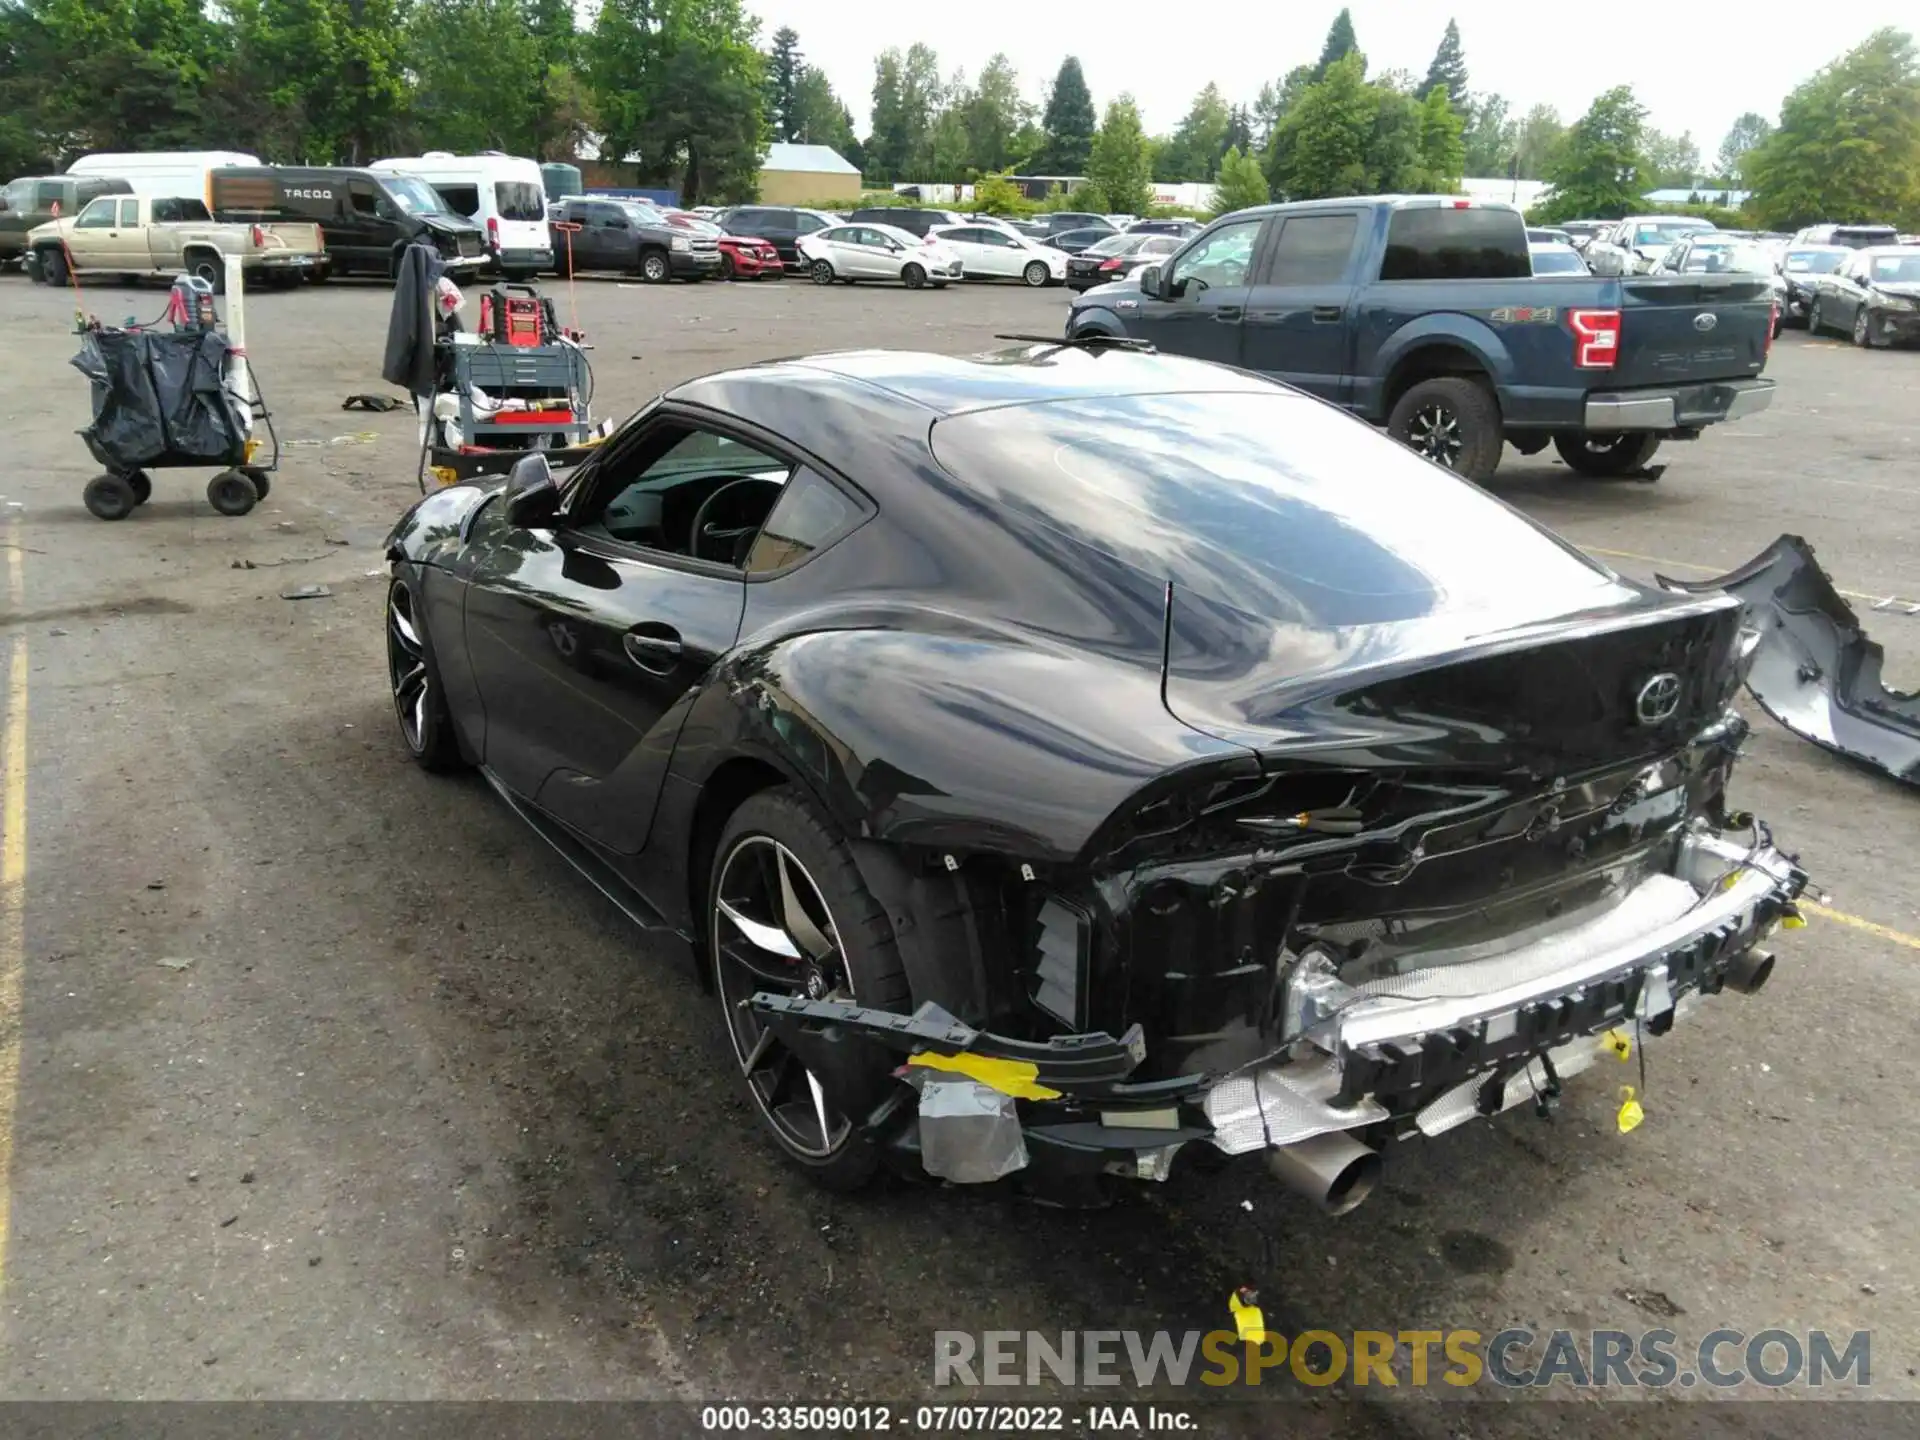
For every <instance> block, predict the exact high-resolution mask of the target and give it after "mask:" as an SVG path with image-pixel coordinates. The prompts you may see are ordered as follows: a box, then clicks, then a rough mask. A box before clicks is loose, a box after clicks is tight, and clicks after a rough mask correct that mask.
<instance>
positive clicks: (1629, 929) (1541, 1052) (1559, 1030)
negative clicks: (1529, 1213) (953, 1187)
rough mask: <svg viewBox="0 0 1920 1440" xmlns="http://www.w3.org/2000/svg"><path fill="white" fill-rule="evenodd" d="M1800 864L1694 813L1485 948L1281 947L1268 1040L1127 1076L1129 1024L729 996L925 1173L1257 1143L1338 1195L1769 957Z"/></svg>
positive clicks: (1137, 1037) (1057, 1168)
mask: <svg viewBox="0 0 1920 1440" xmlns="http://www.w3.org/2000/svg"><path fill="white" fill-rule="evenodd" d="M1805 884H1806V876H1805V875H1804V873H1802V871H1801V870H1800V869H1799V867H1798V866H1797V865H1796V864H1795V863H1794V862H1793V860H1792V859H1790V858H1789V857H1788V856H1786V855H1783V854H1782V853H1780V852H1779V851H1778V850H1777V849H1775V848H1774V847H1773V846H1772V844H1771V843H1769V842H1768V841H1767V840H1765V839H1764V838H1758V837H1757V838H1756V839H1755V840H1754V842H1753V843H1752V844H1751V845H1746V844H1739V843H1735V842H1733V841H1731V840H1729V839H1728V838H1726V837H1725V836H1724V835H1721V834H1717V833H1713V832H1710V831H1707V830H1705V829H1704V828H1701V829H1695V830H1692V831H1689V832H1688V833H1686V834H1685V835H1684V836H1683V837H1682V838H1681V839H1680V840H1679V842H1678V853H1677V858H1676V862H1675V864H1674V866H1673V867H1672V870H1671V873H1667V874H1656V875H1652V876H1648V877H1645V878H1644V879H1643V880H1642V881H1641V882H1640V883H1639V884H1637V885H1635V886H1633V887H1632V888H1630V889H1629V890H1627V891H1626V892H1625V893H1624V894H1622V895H1620V896H1619V897H1617V898H1616V900H1615V901H1614V903H1612V904H1610V905H1608V906H1607V907H1606V908H1605V909H1604V910H1601V911H1599V912H1597V913H1594V914H1591V915H1588V916H1585V917H1577V918H1575V919H1573V920H1571V921H1568V922H1567V923H1564V924H1560V925H1558V926H1556V927H1555V928H1554V929H1552V930H1551V932H1550V933H1544V934H1540V935H1537V936H1534V937H1527V938H1523V939H1521V940H1519V941H1517V942H1516V943H1515V944H1514V945H1512V946H1511V947H1510V948H1507V949H1505V950H1503V951H1502V952H1501V953H1499V954H1494V955H1484V956H1479V957H1476V958H1472V959H1466V960H1458V961H1452V962H1450V963H1440V964H1434V965H1432V966H1430V967H1428V968H1424V969H1409V970H1407V971H1405V972H1404V973H1402V974H1400V975H1399V976H1397V977H1395V979H1394V980H1393V981H1392V983H1391V993H1385V987H1384V986H1383V985H1382V984H1381V983H1380V982H1375V983H1374V984H1371V985H1368V986H1363V987H1361V988H1359V989H1353V988H1350V987H1347V986H1345V985H1343V984H1342V983H1341V982H1340V981H1339V980H1338V979H1337V978H1336V977H1335V975H1334V974H1333V972H1332V970H1331V968H1330V967H1325V966H1316V965H1315V964H1314V963H1313V961H1314V957H1313V956H1311V955H1306V956H1301V957H1297V958H1296V959H1295V960H1294V961H1293V962H1292V968H1291V970H1290V972H1288V973H1289V975H1290V979H1289V981H1288V984H1287V994H1286V1006H1287V1014H1288V1017H1289V1031H1288V1038H1287V1043H1286V1045H1285V1048H1283V1049H1281V1050H1280V1051H1278V1052H1277V1053H1275V1054H1274V1055H1271V1056H1269V1057H1267V1058H1266V1059H1265V1060H1263V1061H1261V1062H1260V1063H1258V1064H1256V1065H1252V1066H1248V1067H1245V1068H1243V1069H1241V1070H1237V1071H1235V1072H1233V1073H1230V1074H1226V1075H1193V1076H1184V1077H1179V1078H1175V1079H1167V1080H1156V1081H1152V1082H1146V1083H1141V1082H1136V1081H1133V1080H1132V1079H1131V1078H1130V1077H1131V1076H1132V1075H1133V1073H1134V1072H1135V1070H1136V1069H1137V1068H1138V1066H1139V1065H1140V1063H1141V1061H1142V1060H1143V1059H1144V1058H1145V1055H1146V1047H1145V1043H1144V1040H1143V1038H1142V1034H1141V1031H1140V1029H1139V1027H1138V1026H1136V1027H1134V1028H1133V1029H1131V1030H1129V1031H1128V1032H1127V1034H1126V1035H1124V1036H1121V1037H1119V1038H1115V1037H1113V1036H1111V1035H1108V1034H1105V1033H1091V1034H1079V1035H1066V1036H1056V1037H1054V1038H1053V1039H1051V1040H1047V1041H1044V1042H1032V1041H1023V1040H1017V1039H1010V1038H1007V1037H1005V1036H1000V1035H995V1034H992V1033H989V1032H985V1031H981V1030H978V1029H975V1028H974V1027H972V1026H969V1025H966V1024H964V1023H962V1022H960V1021H958V1020H956V1019H955V1018H954V1017H953V1016H951V1015H949V1014H947V1013H946V1012H945V1011H943V1010H941V1009H939V1007H937V1006H934V1005H931V1004H929V1005H924V1006H922V1007H921V1009H920V1010H919V1011H918V1012H916V1013H915V1014H913V1015H910V1016H909V1015H898V1014H893V1013H890V1012H886V1011H877V1010H869V1009H864V1008H862V1007H860V1006H858V1005H855V1004H853V1003H852V1002H842V1001H817V1000H808V999H805V998H803V997H790V996H783V995H775V994H770V993H762V994H758V995H755V996H754V997H753V998H752V1000H751V1002H750V1003H751V1005H752V1007H753V1009H754V1011H755V1013H756V1014H757V1016H758V1017H759V1018H760V1020H761V1021H762V1023H764V1024H765V1025H766V1026H768V1027H769V1028H770V1029H772V1030H774V1031H775V1032H776V1033H777V1034H778V1035H779V1037H780V1039H781V1040H782V1041H783V1042H784V1043H785V1044H786V1045H787V1046H788V1047H789V1048H790V1049H792V1050H793V1052H794V1053H795V1054H796V1055H797V1056H798V1057H799V1058H800V1060H801V1062H802V1063H803V1064H805V1065H806V1066H807V1068H808V1069H809V1071H811V1072H812V1073H813V1074H814V1075H816V1076H818V1077H819V1078H820V1079H821V1082H822V1084H823V1085H825V1086H826V1087H827V1088H828V1089H830V1090H832V1091H833V1092H834V1093H835V1095H836V1099H838V1100H840V1101H841V1102H843V1111H844V1113H846V1114H849V1115H860V1116H865V1117H866V1120H865V1128H866V1130H867V1132H868V1134H869V1135H870V1136H871V1137H872V1138H874V1139H875V1140H876V1141H878V1142H879V1143H882V1144H884V1145H886V1146H888V1147H890V1148H891V1149H892V1150H893V1151H894V1152H896V1153H898V1154H900V1155H902V1156H905V1157H910V1158H912V1159H913V1160H916V1161H918V1162H919V1164H920V1166H921V1167H922V1168H924V1169H925V1170H926V1171H928V1172H929V1173H931V1174H934V1175H936V1176H939V1177H941V1178H944V1179H949V1180H955V1181H963V1182H965V1181H984V1180H993V1179H998V1178H1000V1177H1001V1176H1003V1175H1006V1174H1010V1173H1013V1172H1015V1171H1025V1172H1026V1179H1027V1180H1028V1182H1029V1183H1031V1184H1033V1185H1034V1186H1035V1187H1036V1188H1039V1189H1042V1190H1043V1191H1050V1192H1052V1193H1053V1195H1054V1196H1055V1197H1057V1198H1071V1197H1072V1193H1073V1190H1074V1188H1075V1187H1076V1186H1086V1185H1097V1183H1098V1181H1099V1177H1100V1176H1102V1175H1106V1174H1118V1175H1125V1176H1130V1177H1134V1178H1140V1179H1165V1178H1166V1177H1167V1175H1168V1174H1169V1173H1170V1169H1171V1166H1172V1163H1173V1160H1174V1157H1175V1155H1176V1154H1177V1153H1178V1152H1179V1151H1180V1150H1181V1149H1182V1148H1183V1147H1185V1146H1188V1145H1192V1144H1201V1145H1205V1146H1208V1147H1210V1148H1212V1149H1214V1150H1216V1151H1219V1152H1221V1153H1223V1154H1226V1155H1241V1154H1247V1153H1251V1152H1255V1151H1264V1152H1266V1153H1267V1154H1268V1156H1269V1159H1270V1161H1272V1162H1274V1169H1275V1173H1276V1174H1277V1175H1279V1176H1280V1177H1281V1178H1282V1179H1284V1180H1286V1181H1288V1183H1290V1184H1292V1185H1293V1186H1294V1188H1296V1189H1300V1190H1302V1191H1303V1192H1306V1193H1309V1194H1313V1195H1314V1197H1315V1198H1316V1199H1318V1200H1320V1201H1321V1203H1323V1204H1326V1205H1327V1206H1328V1207H1329V1208H1333V1209H1344V1208H1350V1206H1351V1204H1357V1203H1359V1199H1360V1198H1362V1197H1364V1194H1365V1187H1364V1186H1360V1185H1357V1184H1356V1183H1355V1177H1356V1175H1358V1173H1359V1171H1360V1169H1361V1167H1362V1165H1363V1164H1371V1165H1372V1166H1374V1167H1377V1163H1378V1162H1377V1159H1376V1158H1375V1157H1374V1151H1375V1149H1376V1148H1377V1146H1378V1145H1379V1144H1380V1143H1382V1142H1384V1141H1385V1140H1387V1139H1389V1138H1395V1137H1401V1136H1411V1135H1414V1134H1425V1135H1438V1134H1441V1133H1443V1132H1445V1131H1446V1130H1449V1129H1451V1128H1453V1127H1454V1126H1455V1125H1458V1124H1461V1123H1463V1122H1464V1121H1466V1120H1468V1119H1471V1118H1473V1117H1474V1116H1476V1115H1493V1114H1498V1113H1499V1112H1500V1111H1502V1110H1504V1109H1507V1108H1508V1107H1509V1106H1511V1105H1514V1104H1517V1103H1520V1102H1521V1101H1522V1100H1524V1099H1527V1098H1538V1097H1539V1096H1541V1095H1543V1094H1547V1095H1551V1094H1554V1093H1557V1088H1558V1084H1559V1081H1560V1080H1561V1079H1564V1078H1567V1077H1569V1076H1571V1075H1573V1074H1575V1073H1577V1072H1578V1071H1579V1070H1581V1069H1584V1068H1585V1067H1586V1065H1588V1064H1590V1063H1591V1062H1592V1060H1593V1058H1594V1057H1595V1055H1596V1054H1597V1053H1599V1049H1598V1047H1599V1043H1600V1042H1599V1037H1601V1036H1603V1035H1605V1034H1606V1033H1607V1032H1609V1031H1612V1030H1615V1029H1618V1028H1621V1027H1625V1028H1627V1029H1629V1030H1632V1031H1636V1032H1638V1033H1639V1034H1642V1035H1644V1034H1648V1033H1651V1034H1654V1035H1660V1034H1664V1033H1666V1032H1667V1030H1669V1029H1670V1028H1671V1026H1672V1024H1673V1022H1674V1020H1675V1018H1676V1017H1677V1016H1678V1015H1679V1014H1681V1013H1682V1012H1683V1009H1684V1008H1686V1007H1687V1006H1689V1005H1690V1004H1691V1003H1692V1002H1693V1000H1694V998H1695V997H1697V996H1698V995H1700V994H1714V993H1718V992H1719V991H1721V990H1722V989H1724V988H1727V987H1728V986H1732V987H1733V988H1736V989H1739V990H1743V991H1751V990H1754V989H1757V988H1759V983H1760V982H1761V981H1763V980H1764V979H1765V977H1766V974H1767V972H1768V971H1769V970H1770V968H1771V957H1770V956H1768V955H1766V953H1765V952H1764V951H1762V950H1760V949H1759V948H1758V945H1759V942H1761V941H1762V940H1764V939H1765V938H1766V936H1767V935H1768V934H1769V933H1771V932H1772V930H1773V929H1774V928H1775V927H1776V926H1778V925H1779V924H1780V923H1781V922H1782V921H1783V920H1788V921H1793V920H1796V919H1797V916H1796V913H1795V911H1794V900H1795V898H1796V897H1797V896H1798V895H1799V894H1800V892H1801V890H1802V888H1803V887H1804V886H1805ZM902 1082H906V1083H902ZM1369 1174H1370V1172H1369Z"/></svg>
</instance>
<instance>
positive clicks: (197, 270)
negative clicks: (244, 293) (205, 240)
mask: <svg viewBox="0 0 1920 1440" xmlns="http://www.w3.org/2000/svg"><path fill="white" fill-rule="evenodd" d="M185 258H186V262H187V274H189V275H192V276H194V277H196V278H197V279H201V280H204V281H206V282H207V283H208V284H209V285H211V286H212V287H213V293H214V294H216V295H224V294H226V293H227V262H226V257H224V256H222V255H220V254H218V253H217V252H211V251H206V250H190V251H188V252H187V255H186V257H185Z"/></svg>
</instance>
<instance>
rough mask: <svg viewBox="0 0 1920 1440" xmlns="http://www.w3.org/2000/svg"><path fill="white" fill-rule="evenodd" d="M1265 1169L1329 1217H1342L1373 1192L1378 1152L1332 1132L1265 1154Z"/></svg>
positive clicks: (1377, 1169) (1344, 1134)
mask: <svg viewBox="0 0 1920 1440" xmlns="http://www.w3.org/2000/svg"><path fill="white" fill-rule="evenodd" d="M1267 1168H1268V1169H1269V1170H1271V1171H1272V1172H1273V1174H1274V1178H1275V1179H1277V1180H1279V1181H1280V1183H1281V1184H1283V1185H1285V1186H1286V1187H1287V1188H1288V1189H1289V1190H1292V1191H1295V1192H1296V1193H1298V1194H1301V1195H1304V1196H1306V1197H1307V1198H1308V1199H1309V1200H1311V1201H1313V1203H1314V1204H1316V1205H1318V1206H1319V1207H1320V1208H1321V1209H1322V1210H1324V1211H1325V1212H1326V1213H1327V1214H1329V1215H1344V1214H1346V1213H1347V1212H1348V1211H1349V1210H1352V1209H1354V1208H1356V1207H1357V1206H1358V1205H1359V1204H1360V1202H1361V1201H1363V1200H1365V1199H1366V1198H1367V1196H1369V1195H1371V1194H1372V1193H1373V1187H1374V1186H1375V1185H1376V1184H1378V1183H1379V1180H1380V1169H1381V1166H1380V1153H1379V1152H1378V1151H1377V1150H1369V1149H1368V1148H1367V1147H1366V1146H1364V1145H1362V1144H1361V1143H1360V1142H1359V1141H1358V1140H1355V1139H1354V1138H1353V1137H1352V1136H1351V1135H1348V1134H1347V1133H1346V1132H1344V1131H1340V1130H1332V1131H1329V1132H1328V1133H1326V1134H1324V1135H1315V1136H1312V1137H1311V1138H1309V1139H1306V1140H1298V1141H1295V1142H1294V1143H1293V1144H1291V1145H1282V1146H1279V1147H1278V1148H1276V1149H1273V1150H1269V1151H1268V1152H1267Z"/></svg>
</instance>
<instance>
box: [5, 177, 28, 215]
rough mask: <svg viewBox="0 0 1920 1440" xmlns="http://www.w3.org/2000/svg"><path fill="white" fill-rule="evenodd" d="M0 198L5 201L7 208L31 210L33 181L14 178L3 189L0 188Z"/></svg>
mask: <svg viewBox="0 0 1920 1440" xmlns="http://www.w3.org/2000/svg"><path fill="white" fill-rule="evenodd" d="M0 198H4V199H5V200H6V202H7V208H8V209H9V210H31V209H32V208H33V182H32V181H31V180H16V181H14V182H13V183H12V184H11V185H9V186H7V188H6V189H5V190H0Z"/></svg>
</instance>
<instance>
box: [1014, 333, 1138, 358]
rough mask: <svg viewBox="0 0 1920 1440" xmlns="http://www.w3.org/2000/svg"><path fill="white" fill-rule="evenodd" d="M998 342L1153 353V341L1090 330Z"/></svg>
mask: <svg viewBox="0 0 1920 1440" xmlns="http://www.w3.org/2000/svg"><path fill="white" fill-rule="evenodd" d="M993 338H994V339H996V340H1021V341H1025V342H1026V343H1027V344H1029V345H1068V346H1072V347H1074V348H1076V349H1082V350H1099V349H1103V348H1111V349H1114V350H1139V351H1143V352H1145V353H1147V354H1149V355H1150V354H1152V353H1153V342H1152V341H1151V340H1137V339H1135V338H1134V337H1133V336H1131V335H1105V334H1102V333H1101V332H1100V331H1098V330H1090V331H1088V332H1087V333H1085V334H1084V335H995V336H994V337H993Z"/></svg>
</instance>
